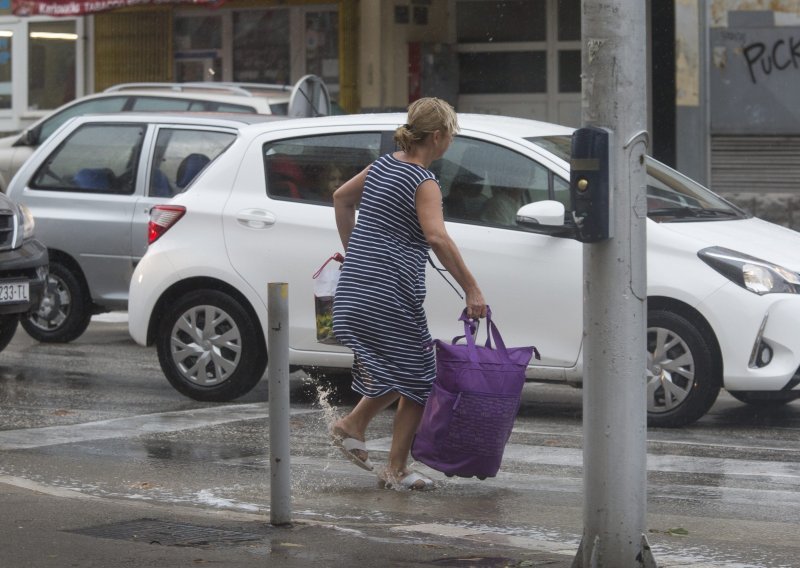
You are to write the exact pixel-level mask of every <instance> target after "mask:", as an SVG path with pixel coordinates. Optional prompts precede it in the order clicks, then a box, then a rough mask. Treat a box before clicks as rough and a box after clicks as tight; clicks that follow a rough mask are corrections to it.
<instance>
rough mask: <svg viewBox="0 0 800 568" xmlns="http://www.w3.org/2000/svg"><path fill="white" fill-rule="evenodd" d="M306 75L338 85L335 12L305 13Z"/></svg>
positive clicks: (337, 20) (337, 24) (337, 17)
mask: <svg viewBox="0 0 800 568" xmlns="http://www.w3.org/2000/svg"><path fill="white" fill-rule="evenodd" d="M305 39H306V73H312V74H314V75H317V76H319V77H322V79H323V80H324V81H325V83H326V84H327V85H328V88H329V89H330V88H331V86H332V85H338V83H339V15H338V13H337V12H335V11H327V12H316V11H315V12H307V13H306V36H305Z"/></svg>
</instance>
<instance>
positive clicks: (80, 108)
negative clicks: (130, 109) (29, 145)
mask: <svg viewBox="0 0 800 568" xmlns="http://www.w3.org/2000/svg"><path fill="white" fill-rule="evenodd" d="M127 100H128V97H103V98H98V99H90V100H88V101H83V102H80V103H76V104H74V105H72V106H70V107H68V108H65V109H64V110H62V111H61V112H59V113H57V114H54V115H52V116H51V117H50V118H48V119H47V120H45V121H44V122H42V124H41V125H40V126H39V134H38V140H37V143H38V144H41V143H42V142H44V141H45V140H46V139H47V137H48V136H50V135H51V134H52V133H53V132H55V131H56V130H57V129H58V127H59V126H61V125H62V124H64V123H65V122H66V121H67V120H69V119H70V118H73V117H75V116H83V115H84V114H100V113H107V112H120V111H122V109H123V108H125V103H126V102H127Z"/></svg>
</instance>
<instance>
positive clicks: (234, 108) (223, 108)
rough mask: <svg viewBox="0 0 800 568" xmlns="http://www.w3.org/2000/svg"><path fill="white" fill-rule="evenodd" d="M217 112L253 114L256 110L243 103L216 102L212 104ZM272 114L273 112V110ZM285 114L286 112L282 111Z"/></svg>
mask: <svg viewBox="0 0 800 568" xmlns="http://www.w3.org/2000/svg"><path fill="white" fill-rule="evenodd" d="M213 110H215V111H217V112H241V113H246V114H255V113H258V111H257V110H256V109H255V108H254V107H250V106H245V105H233V104H230V103H216V104H215V105H214V109H213ZM272 114H275V112H274V111H273V113H272ZM284 114H286V113H284Z"/></svg>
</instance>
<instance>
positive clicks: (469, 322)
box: [453, 306, 510, 363]
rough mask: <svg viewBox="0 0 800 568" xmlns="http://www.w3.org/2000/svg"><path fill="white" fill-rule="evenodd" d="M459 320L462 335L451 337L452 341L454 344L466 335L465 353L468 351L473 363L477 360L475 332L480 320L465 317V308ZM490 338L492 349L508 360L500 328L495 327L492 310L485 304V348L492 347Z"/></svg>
mask: <svg viewBox="0 0 800 568" xmlns="http://www.w3.org/2000/svg"><path fill="white" fill-rule="evenodd" d="M458 320H459V321H463V322H464V335H463V336H458V337H455V338H453V343H454V344H455V343H456V341H458V340H459V339H461V338H462V337H466V340H467V353H469V358H470V361H472V362H473V363H477V362H478V351H477V349H476V348H475V332H476V331H477V327H478V324H479V323H480V320H474V319H472V318H469V317H467V309H466V308H464V311H463V312H461V317H460V318H458ZM492 339H494V345H495V347H494V349H496V350H497V351H498V352H499V353H500V355H501V356H502V357H503V359H505V360H506V361H510V359H509V357H508V350H507V349H506V344H505V342H503V338H502V337H500V330H499V329H497V326H496V325H495V323H494V322H493V321H492V310H491V308H490V307H489V306H486V343H485V347H486V348H487V349H492Z"/></svg>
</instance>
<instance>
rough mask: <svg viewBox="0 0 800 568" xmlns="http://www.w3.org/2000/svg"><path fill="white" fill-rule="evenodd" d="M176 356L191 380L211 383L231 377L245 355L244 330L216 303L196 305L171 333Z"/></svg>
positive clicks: (208, 385) (200, 383)
mask: <svg viewBox="0 0 800 568" xmlns="http://www.w3.org/2000/svg"><path fill="white" fill-rule="evenodd" d="M170 350H171V353H172V360H173V361H174V363H175V366H176V367H177V369H178V371H179V372H180V374H181V376H182V377H183V378H184V379H185V380H187V381H188V382H190V383H193V384H196V385H198V386H203V387H211V386H215V385H218V384H220V383H222V382H225V381H227V380H228V379H229V378H230V376H231V374H232V373H233V372H234V371H235V370H236V367H237V366H238V364H239V360H240V359H241V355H242V334H241V331H240V330H239V327H238V326H237V325H236V322H235V321H234V320H233V318H232V317H231V316H230V315H229V314H228V313H226V312H225V311H224V310H221V309H220V308H218V307H216V306H209V305H202V306H194V307H192V308H191V309H190V310H187V311H186V312H184V313H183V315H181V317H180V318H178V320H177V321H176V322H175V325H174V326H173V327H172V333H171V334H170Z"/></svg>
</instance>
